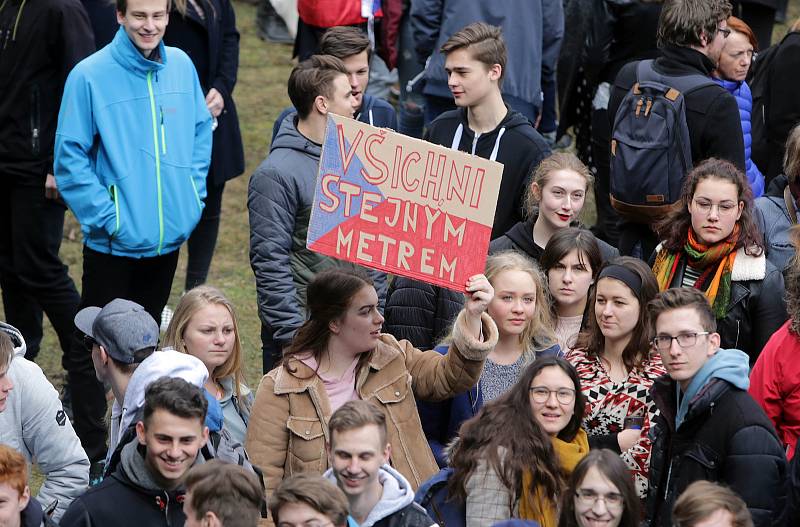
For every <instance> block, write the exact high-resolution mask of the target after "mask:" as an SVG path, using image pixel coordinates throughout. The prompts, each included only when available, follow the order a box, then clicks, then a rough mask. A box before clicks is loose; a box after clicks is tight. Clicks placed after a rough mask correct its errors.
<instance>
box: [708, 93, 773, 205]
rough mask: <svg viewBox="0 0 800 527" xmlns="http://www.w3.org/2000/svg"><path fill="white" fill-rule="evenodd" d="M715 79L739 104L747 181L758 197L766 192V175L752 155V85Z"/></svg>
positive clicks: (755, 196) (754, 194) (754, 195)
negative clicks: (762, 172)
mask: <svg viewBox="0 0 800 527" xmlns="http://www.w3.org/2000/svg"><path fill="white" fill-rule="evenodd" d="M714 80H715V81H716V83H717V84H719V85H720V86H722V87H723V88H725V89H726V90H728V93H730V94H731V95H733V96H734V97H735V98H736V104H738V105H739V119H741V121H742V134H744V166H745V169H746V172H745V173H746V174H747V181H749V182H750V188H751V189H753V197H754V198H757V197H759V196H761V195H762V194H763V193H764V176H763V174H761V171H760V170H759V169H758V167H757V166H756V164H755V163H754V162H753V159H752V157H751V152H752V148H753V138H752V137H751V135H750V128H751V124H750V114H751V112H752V111H753V95H752V94H751V93H750V86H748V85H747V83H746V82H744V81H742V82H738V81H727V80H724V79H714Z"/></svg>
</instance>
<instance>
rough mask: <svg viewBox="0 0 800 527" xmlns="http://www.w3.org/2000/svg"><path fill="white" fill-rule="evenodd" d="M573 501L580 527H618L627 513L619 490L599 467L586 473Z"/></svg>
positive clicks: (592, 468)
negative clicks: (623, 515) (624, 513)
mask: <svg viewBox="0 0 800 527" xmlns="http://www.w3.org/2000/svg"><path fill="white" fill-rule="evenodd" d="M572 499H573V500H574V502H575V520H577V523H578V527H617V526H618V525H619V523H620V520H622V513H623V512H624V511H625V505H624V501H623V498H622V494H621V493H620V491H619V489H618V488H617V486H616V485H614V484H613V483H611V481H609V479H608V478H606V477H605V476H604V475H603V473H602V472H600V471H599V470H598V469H597V467H591V468H590V469H589V470H588V471H587V472H586V475H585V476H584V478H583V481H581V484H580V485H578V488H577V489H576V492H575V496H573V498H572Z"/></svg>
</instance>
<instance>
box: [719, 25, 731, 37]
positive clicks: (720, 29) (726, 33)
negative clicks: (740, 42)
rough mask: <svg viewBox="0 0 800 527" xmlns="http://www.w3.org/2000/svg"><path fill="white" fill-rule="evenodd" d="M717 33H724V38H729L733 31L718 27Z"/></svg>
mask: <svg viewBox="0 0 800 527" xmlns="http://www.w3.org/2000/svg"><path fill="white" fill-rule="evenodd" d="M717 31H719V32H720V33H722V38H728V37H729V36H730V34H731V30H730V29H728V28H723V27H718V28H717Z"/></svg>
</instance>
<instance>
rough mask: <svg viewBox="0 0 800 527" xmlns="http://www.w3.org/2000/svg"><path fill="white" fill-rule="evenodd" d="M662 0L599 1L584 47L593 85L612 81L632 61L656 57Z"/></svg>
mask: <svg viewBox="0 0 800 527" xmlns="http://www.w3.org/2000/svg"><path fill="white" fill-rule="evenodd" d="M662 5H663V4H662V3H661V2H641V1H637V0H599V1H597V2H595V3H594V11H593V14H592V21H591V24H590V25H589V32H588V34H587V36H586V45H585V46H584V48H583V68H584V70H585V72H586V77H587V78H588V79H589V81H590V82H591V83H592V84H599V83H601V82H609V83H610V82H614V79H615V78H616V77H617V73H619V70H620V69H621V68H622V66H624V65H625V64H626V63H628V62H631V61H633V60H642V59H654V58H656V57H658V55H659V53H658V47H657V46H656V31H657V29H658V17H659V15H660V14H661V7H662Z"/></svg>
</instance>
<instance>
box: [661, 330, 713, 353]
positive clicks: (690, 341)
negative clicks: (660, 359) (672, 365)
mask: <svg viewBox="0 0 800 527" xmlns="http://www.w3.org/2000/svg"><path fill="white" fill-rule="evenodd" d="M709 334H710V333H709V332H708V331H701V332H699V333H681V334H680V335H677V336H674V337H673V336H670V335H658V336H657V337H654V338H653V340H652V343H653V346H654V347H655V348H656V349H657V350H658V351H667V350H669V348H670V346H672V341H673V340H677V341H678V346H680V347H681V348H691V347H692V346H694V345H695V344H697V337H699V336H702V335H709Z"/></svg>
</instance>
